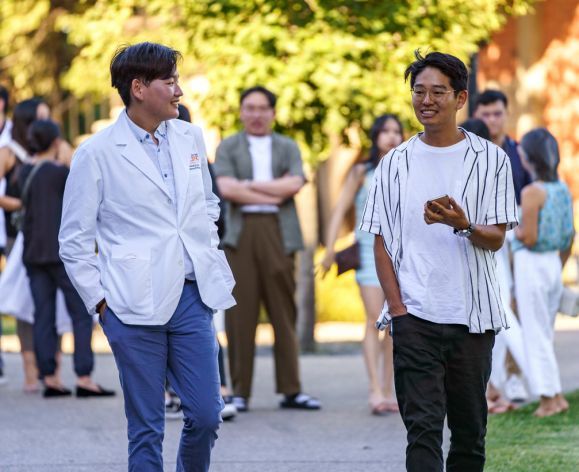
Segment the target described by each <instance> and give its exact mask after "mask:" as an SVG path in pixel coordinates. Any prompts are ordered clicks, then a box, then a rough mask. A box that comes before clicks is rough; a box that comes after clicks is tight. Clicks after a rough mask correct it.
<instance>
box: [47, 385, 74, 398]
mask: <svg viewBox="0 0 579 472" xmlns="http://www.w3.org/2000/svg"><path fill="white" fill-rule="evenodd" d="M71 395H72V392H71V391H70V390H69V389H68V388H64V387H58V388H56V387H44V393H43V394H42V396H43V397H44V398H58V397H70V396H71Z"/></svg>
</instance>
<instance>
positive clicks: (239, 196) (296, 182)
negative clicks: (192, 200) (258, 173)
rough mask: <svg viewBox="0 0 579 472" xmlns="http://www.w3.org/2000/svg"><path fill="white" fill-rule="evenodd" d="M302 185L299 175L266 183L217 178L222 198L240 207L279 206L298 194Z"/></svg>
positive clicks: (224, 177) (225, 177) (302, 181)
mask: <svg viewBox="0 0 579 472" xmlns="http://www.w3.org/2000/svg"><path fill="white" fill-rule="evenodd" d="M303 185H304V179H303V177H301V176H299V175H284V176H283V177H279V178H277V179H273V180H270V181H268V182H255V181H251V180H238V179H236V178H235V177H228V176H223V177H217V186H218V188H219V192H220V193H221V195H222V196H223V198H225V199H226V200H229V201H231V202H234V203H237V204H240V205H280V204H281V203H282V202H283V201H285V200H287V199H288V198H291V197H293V196H294V195H295V194H296V193H298V192H299V190H300V189H301V188H302V186H303Z"/></svg>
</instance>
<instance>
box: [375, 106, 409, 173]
mask: <svg viewBox="0 0 579 472" xmlns="http://www.w3.org/2000/svg"><path fill="white" fill-rule="evenodd" d="M389 120H393V121H395V122H396V124H397V125H398V128H399V129H400V136H402V137H403V136H404V128H403V127H402V123H401V122H400V119H399V118H398V117H397V116H396V115H394V114H391V113H386V114H385V115H380V116H379V117H378V118H376V119H375V120H374V123H373V124H372V127H371V128H370V133H369V135H370V141H371V142H372V145H371V147H370V153H369V156H368V161H367V162H368V163H370V164H371V165H372V167H376V166H377V165H378V163H379V162H380V159H382V157H383V156H382V154H381V151H380V149H379V148H378V136H379V135H380V132H381V131H382V128H384V125H385V124H386V122H387V121H389Z"/></svg>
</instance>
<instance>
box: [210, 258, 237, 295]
mask: <svg viewBox="0 0 579 472" xmlns="http://www.w3.org/2000/svg"><path fill="white" fill-rule="evenodd" d="M213 254H214V259H215V261H216V263H217V267H218V268H219V269H220V272H221V275H222V276H223V280H224V281H225V284H226V286H227V289H228V290H229V291H231V290H233V287H234V285H235V279H234V278H233V273H232V272H231V268H230V267H229V263H228V262H227V258H226V257H225V253H224V252H223V251H222V250H221V249H217V250H214V251H213Z"/></svg>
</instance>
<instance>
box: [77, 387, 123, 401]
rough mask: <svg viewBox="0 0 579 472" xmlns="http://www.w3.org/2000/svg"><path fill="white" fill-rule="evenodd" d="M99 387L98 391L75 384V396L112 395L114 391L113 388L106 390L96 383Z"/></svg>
mask: <svg viewBox="0 0 579 472" xmlns="http://www.w3.org/2000/svg"><path fill="white" fill-rule="evenodd" d="M97 387H98V388H99V389H98V391H95V390H90V389H88V388H84V387H79V386H78V385H77V386H76V396H77V398H88V397H114V396H115V395H116V394H115V391H114V390H107V389H105V388H102V387H101V386H100V385H97Z"/></svg>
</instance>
